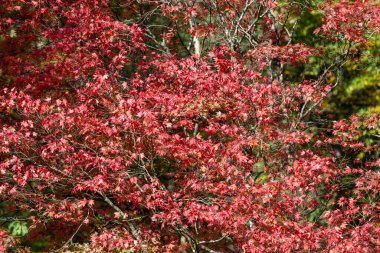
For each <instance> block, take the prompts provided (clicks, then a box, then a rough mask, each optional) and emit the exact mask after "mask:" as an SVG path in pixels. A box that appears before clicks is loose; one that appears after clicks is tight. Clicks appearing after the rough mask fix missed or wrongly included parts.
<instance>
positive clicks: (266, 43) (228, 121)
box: [0, 0, 380, 252]
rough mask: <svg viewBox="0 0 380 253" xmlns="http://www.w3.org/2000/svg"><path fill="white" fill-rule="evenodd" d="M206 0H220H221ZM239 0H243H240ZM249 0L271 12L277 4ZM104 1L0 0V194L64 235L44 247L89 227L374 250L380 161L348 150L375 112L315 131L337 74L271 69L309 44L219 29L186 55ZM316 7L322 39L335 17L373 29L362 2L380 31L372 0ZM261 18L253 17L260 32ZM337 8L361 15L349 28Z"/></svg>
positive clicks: (215, 242)
mask: <svg viewBox="0 0 380 253" xmlns="http://www.w3.org/2000/svg"><path fill="white" fill-rule="evenodd" d="M185 2H186V1H185ZM215 2H216V3H217V4H219V5H220V6H223V8H225V9H223V11H225V12H227V9H228V7H227V4H226V3H225V1H215ZM233 2H234V4H236V5H237V6H239V8H242V9H244V6H243V4H244V2H245V1H233ZM254 2H258V3H259V4H262V5H263V6H264V7H263V8H264V9H263V10H268V12H267V13H269V14H270V13H271V12H270V11H271V10H274V9H275V8H277V4H276V3H275V1H254ZM109 4H110V3H109V1H93V0H91V1H90V0H82V1H69V0H66V1H52V0H51V1H50V0H45V1H42V0H41V1H21V0H20V1H4V3H2V4H0V6H1V12H2V13H1V14H2V15H3V16H4V18H2V21H4V22H1V26H0V27H1V30H0V31H1V32H2V36H3V37H4V41H2V42H0V43H1V47H2V49H7V50H1V53H2V54H3V55H2V56H3V58H2V60H1V61H0V69H1V71H2V75H3V77H4V78H3V80H4V84H3V87H2V89H1V91H0V113H1V118H0V122H1V123H2V126H1V129H0V144H1V146H0V158H1V160H0V175H1V180H0V182H1V184H0V193H1V198H2V199H3V200H6V201H9V202H12V203H16V204H17V208H18V209H20V210H27V211H28V212H29V214H30V225H31V227H30V235H29V236H30V237H31V238H33V237H34V236H37V235H48V234H49V233H50V232H49V230H44V226H42V225H46V227H49V225H52V224H53V225H54V230H56V231H58V232H59V230H60V231H61V233H62V235H60V238H56V240H57V241H56V242H55V243H56V245H50V246H51V247H57V246H60V245H62V244H65V242H67V241H68V240H69V241H68V242H71V241H72V240H73V239H74V237H75V236H78V237H79V234H78V231H80V230H81V231H84V230H85V231H87V232H88V233H89V234H91V236H90V238H87V239H90V240H91V246H92V247H93V248H97V249H101V250H103V251H110V250H115V249H128V250H131V251H135V252H139V251H150V252H180V251H181V250H185V251H186V250H190V249H191V250H193V252H198V251H200V250H201V249H202V250H205V251H209V252H215V251H222V252H229V251H230V252H240V251H244V252H318V251H321V252H353V251H356V252H376V251H379V250H380V245H379V235H380V227H379V208H380V206H379V203H378V202H377V201H373V200H376V199H378V198H377V196H378V195H379V193H380V184H379V180H380V178H379V177H380V174H379V172H378V166H379V161H378V160H377V161H368V163H365V164H363V163H355V162H354V161H350V160H349V159H344V157H342V154H357V153H359V152H360V151H362V150H364V149H366V148H368V147H365V146H364V144H363V143H362V142H361V141H360V134H359V132H358V130H359V129H360V128H368V129H379V127H380V126H379V121H378V119H379V118H378V116H377V115H375V116H373V117H372V118H369V119H368V118H360V117H358V116H353V117H352V118H350V119H347V120H341V121H335V122H334V123H333V124H332V125H328V126H327V127H328V129H327V130H318V131H317V130H316V128H317V126H315V125H313V124H310V122H308V121H307V118H308V117H309V116H310V114H311V113H314V114H316V115H318V113H319V111H318V110H317V109H318V108H319V105H320V103H321V101H322V100H323V99H324V98H325V97H326V96H327V94H328V93H329V92H330V90H331V88H332V86H333V84H329V83H328V82H327V81H326V75H327V73H325V74H322V75H321V76H320V78H319V79H318V80H303V81H302V82H301V83H299V84H297V85H289V84H288V83H286V82H285V81H284V80H283V78H282V77H280V75H279V74H276V73H272V74H271V75H269V74H268V72H269V71H270V70H271V69H277V70H279V68H280V66H283V65H290V64H294V63H297V62H307V60H308V57H309V56H311V55H313V54H317V50H314V49H309V48H308V47H307V46H305V45H301V44H291V43H290V42H289V43H285V45H284V43H283V42H286V40H289V38H287V37H286V36H285V35H283V36H279V37H278V41H277V43H275V42H274V39H273V36H275V35H274V32H273V31H269V32H268V33H267V34H264V35H263V36H262V38H261V40H260V41H258V43H261V44H260V45H258V46H257V47H256V48H254V49H252V50H249V51H248V52H247V54H240V52H238V50H235V48H234V47H232V46H231V45H229V42H228V41H227V42H226V43H225V46H220V47H214V48H213V49H212V50H211V51H210V52H208V54H207V55H206V56H202V57H200V56H199V55H194V56H190V57H187V58H182V59H179V58H178V57H175V56H173V55H169V56H168V55H167V54H163V53H161V52H157V51H155V50H154V49H150V48H151V47H150V44H149V43H146V40H147V38H146V35H147V34H145V31H146V30H144V29H142V28H140V27H139V26H138V25H136V24H132V25H127V24H125V23H123V22H121V21H117V20H115V19H114V18H113V14H112V13H111V10H110V8H109ZM127 4H132V3H129V1H127V3H126V5H127ZM160 7H161V8H162V10H163V11H164V14H167V15H169V14H170V15H171V14H173V15H174V14H175V13H176V12H178V11H183V13H182V14H183V19H184V20H189V19H191V18H195V17H197V18H199V19H202V18H203V17H206V13H207V12H206V9H202V5H199V6H195V7H193V8H191V9H188V8H189V6H186V5H182V4H179V5H178V6H173V5H165V6H160ZM323 8H324V10H325V11H326V13H327V16H326V24H325V25H324V26H323V27H322V30H323V32H324V34H326V35H328V36H330V37H331V36H332V37H333V34H336V33H337V31H339V32H342V33H344V34H345V36H344V39H348V40H350V41H352V42H360V43H362V42H363V41H364V40H365V39H366V38H367V37H366V34H365V33H364V32H363V33H361V32H358V31H357V29H359V28H360V21H359V19H361V18H364V19H367V16H368V19H369V20H370V21H369V23H368V26H369V27H371V28H373V29H375V31H376V29H378V19H376V18H375V17H374V13H372V11H371V10H373V9H372V8H378V7H377V6H375V5H374V4H369V3H367V2H365V1H364V2H363V3H360V4H359V5H355V6H354V5H352V4H350V3H348V2H346V1H343V2H342V3H337V4H333V5H324V6H323ZM228 13H229V15H231V16H232V18H233V17H234V15H238V14H237V13H233V11H232V9H231V10H229V11H228ZM260 13H261V14H260ZM334 13H335V14H337V15H333V14H334ZM347 13H348V14H347ZM259 14H260V15H262V12H261V11H260V12H258V13H253V14H252V15H251V16H250V18H257V17H259V16H260V15H259ZM269 14H268V15H269ZM178 15H179V14H178ZM280 16H281V15H280ZM270 17H271V16H268V17H264V18H263V20H262V24H263V27H266V28H268V29H269V30H270V27H271V25H272V24H273V22H274V21H273V20H272V19H271V18H270ZM171 18H174V19H177V18H178V16H176V17H171ZM279 18H280V19H282V18H283V17H279ZM345 18H347V20H348V21H347V22H348V24H353V23H355V24H357V26H352V29H353V30H351V28H349V27H348V25H344V24H343V23H346V21H345ZM247 19H248V18H247ZM374 20H377V21H376V22H377V23H376V24H375V23H374V22H375V21H374ZM203 21H204V20H203ZM203 21H202V22H203ZM244 22H246V23H244ZM244 22H243V23H242V25H243V26H246V25H247V24H248V23H249V20H244ZM200 23H201V21H200ZM200 23H199V24H200ZM233 24H234V23H233V22H231V25H233ZM15 26H16V27H17V31H16V32H17V37H14V38H13V37H12V36H10V35H9V34H10V29H14V27H15ZM204 26H205V25H202V26H198V27H197V29H201V28H202V27H204ZM171 29H172V28H171ZM218 29H222V28H221V27H219V28H218ZM215 31H216V30H215V29H214V27H212V26H210V30H209V31H207V32H206V31H204V32H203V33H204V34H206V33H208V32H209V33H215ZM197 32H198V33H201V31H199V30H198V31H197ZM197 32H191V34H192V35H193V36H195V37H196V36H197V35H196V33H197ZM165 36H168V35H165ZM170 36H173V34H171V35H170ZM199 36H200V35H199ZM171 38H172V37H171ZM252 39H253V38H252ZM168 40H169V39H168ZM270 41H271V42H270ZM231 43H232V42H231ZM248 59H249V60H250V64H248V63H247V61H248ZM130 66H132V67H133V68H134V71H133V73H129V74H126V73H127V72H128V71H127V69H128V68H129V67H130ZM273 72H276V71H273ZM376 148H378V147H377V146H376V145H375V144H374V145H373V146H372V147H370V149H373V150H375V149H376ZM338 152H339V155H338ZM344 179H350V180H351V181H350V187H351V189H349V190H348V189H346V185H345V183H346V181H344ZM336 196H339V199H337V197H336ZM52 227H53V226H52ZM52 229H53V228H52ZM3 236H4V235H3V233H2V232H1V233H0V238H2V237H3ZM1 247H3V248H1ZM1 250H4V246H3V244H0V251H1ZM213 250H214V251H213Z"/></svg>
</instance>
